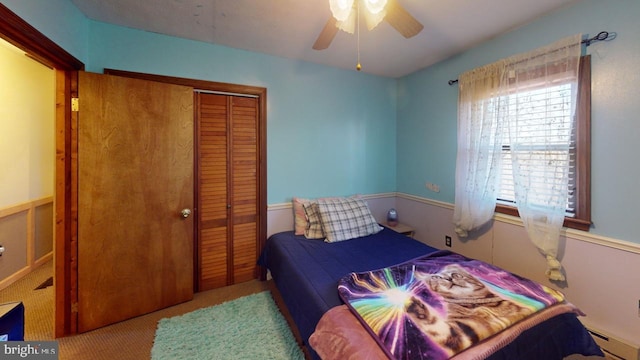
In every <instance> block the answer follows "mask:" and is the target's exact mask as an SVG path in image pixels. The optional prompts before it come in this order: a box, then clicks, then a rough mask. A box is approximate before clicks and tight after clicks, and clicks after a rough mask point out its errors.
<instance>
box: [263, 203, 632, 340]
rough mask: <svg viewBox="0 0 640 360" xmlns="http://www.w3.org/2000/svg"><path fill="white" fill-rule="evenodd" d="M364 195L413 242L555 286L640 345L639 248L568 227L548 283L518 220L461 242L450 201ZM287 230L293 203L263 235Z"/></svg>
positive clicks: (594, 320)
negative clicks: (409, 230)
mask: <svg viewBox="0 0 640 360" xmlns="http://www.w3.org/2000/svg"><path fill="white" fill-rule="evenodd" d="M363 198H365V199H366V201H367V203H368V204H369V207H370V208H371V211H372V213H373V215H374V216H375V218H376V219H377V220H378V221H379V222H384V221H385V219H386V213H387V211H388V210H389V209H390V208H392V207H393V208H395V209H396V210H397V211H398V216H399V218H400V222H402V223H406V224H408V225H410V226H412V227H413V228H414V229H415V235H414V238H416V239H417V240H419V241H422V242H424V243H426V244H428V245H431V246H433V247H435V248H439V249H447V248H446V247H445V243H444V241H445V238H444V237H445V235H448V236H451V237H452V239H453V242H452V247H451V248H448V249H450V250H452V251H455V252H457V253H460V254H462V255H465V256H468V257H471V258H475V259H480V260H483V261H486V262H489V263H492V264H495V265H497V266H500V267H502V268H504V269H506V270H509V271H511V272H513V273H516V274H518V275H521V276H524V277H527V278H530V279H532V280H535V281H538V282H540V283H542V284H544V285H547V286H549V287H552V288H555V289H558V290H560V291H562V292H563V293H564V294H565V295H566V297H567V299H569V301H571V302H572V303H574V304H575V305H577V306H578V307H579V308H580V309H581V310H582V311H583V312H584V313H586V314H587V317H586V318H585V319H586V320H587V321H588V322H589V324H592V325H594V326H597V327H598V328H600V329H603V330H605V331H607V332H609V333H612V334H615V335H616V336H617V337H619V338H621V339H626V340H629V341H630V342H634V343H640V310H639V309H638V306H639V301H640V244H636V243H632V242H628V241H624V240H619V239H612V238H607V237H603V236H599V235H594V234H590V233H588V232H583V231H577V230H567V231H566V232H564V233H563V237H562V239H561V245H560V252H559V259H560V260H561V262H562V265H563V267H564V271H565V275H566V278H567V281H566V282H565V283H562V284H556V283H551V282H550V281H548V280H547V278H546V276H545V274H544V272H545V269H546V262H545V259H544V257H543V256H541V255H540V253H539V252H538V251H537V249H536V248H535V247H534V245H533V244H532V243H531V242H530V241H529V240H528V238H527V236H526V232H525V231H524V228H523V226H522V222H521V221H520V219H519V218H516V217H512V216H507V215H502V214H498V215H496V216H495V218H494V220H493V221H492V223H491V224H489V225H488V226H486V227H485V228H484V229H482V230H481V231H478V232H477V233H475V234H472V235H471V236H470V237H469V238H468V239H460V238H458V237H457V235H456V233H455V231H454V227H453V224H452V222H451V219H452V217H453V204H450V203H443V202H438V201H433V200H430V199H425V198H421V197H417V196H413V195H408V194H402V193H384V194H374V195H366V196H363ZM291 229H293V209H292V206H291V203H286V204H275V205H270V206H269V211H268V220H267V232H268V234H269V235H271V234H274V233H276V232H280V231H286V230H291Z"/></svg>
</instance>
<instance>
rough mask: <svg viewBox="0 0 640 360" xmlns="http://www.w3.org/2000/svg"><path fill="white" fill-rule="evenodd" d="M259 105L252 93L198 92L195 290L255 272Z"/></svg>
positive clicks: (245, 277)
mask: <svg viewBox="0 0 640 360" xmlns="http://www.w3.org/2000/svg"><path fill="white" fill-rule="evenodd" d="M258 105H259V104H258V100H257V99H256V98H251V97H241V96H230V95H218V94H208V93H199V94H198V95H197V105H196V107H197V111H196V113H197V118H196V120H197V123H198V131H197V132H198V135H197V137H198V149H199V151H198V160H197V163H198V170H197V172H198V181H199V183H198V196H197V197H198V219H199V221H198V267H199V268H198V288H199V290H207V289H212V288H216V287H222V286H226V285H231V284H235V283H239V282H243V281H248V280H251V279H254V278H256V277H257V275H258V273H257V267H256V261H257V254H258V251H259V213H260V211H259V181H258V165H259V151H258V148H259V147H258V139H259V136H258V135H259V131H258V129H259V121H258V119H259V116H258Z"/></svg>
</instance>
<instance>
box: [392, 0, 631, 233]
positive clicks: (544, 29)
mask: <svg viewBox="0 0 640 360" xmlns="http://www.w3.org/2000/svg"><path fill="white" fill-rule="evenodd" d="M639 16H640V1H638V0H615V1H601V0H584V1H580V2H578V3H577V4H576V5H574V6H571V7H569V8H565V9H562V10H560V11H556V12H554V13H552V14H550V15H548V16H546V17H543V18H541V19H538V20H536V21H535V22H532V23H530V24H528V25H526V26H524V27H521V28H518V29H516V30H514V31H512V32H509V33H507V34H505V35H503V36H500V37H497V38H495V39H492V40H491V41H488V42H486V43H484V44H482V45H480V46H478V47H476V48H474V49H472V50H469V51H467V52H464V53H462V54H460V55H457V56H455V57H452V58H450V59H448V60H446V61H443V62H441V63H438V64H436V65H434V66H431V67H429V68H426V69H423V70H421V71H418V72H416V73H413V74H411V75H409V76H407V77H404V78H401V79H399V80H398V96H399V97H398V104H397V108H398V116H397V137H398V140H397V143H398V149H397V152H398V162H397V166H398V168H397V190H398V191H400V192H404V193H408V194H413V195H417V196H422V197H426V198H430V199H434V200H440V201H444V202H449V203H453V202H454V199H455V191H454V179H455V160H456V143H457V140H456V131H457V108H456V106H457V96H458V89H457V86H449V85H448V84H447V81H448V80H449V79H455V78H457V77H458V74H460V73H462V72H465V71H467V70H469V69H472V68H475V67H478V66H482V65H485V64H487V63H490V62H493V61H495V60H498V59H500V58H504V57H507V56H510V55H513V54H516V53H520V52H524V51H528V50H531V49H535V48H537V47H539V46H542V45H545V44H548V43H551V42H553V41H555V40H557V39H560V38H563V37H565V36H568V35H572V34H576V33H584V34H588V35H589V36H593V35H595V34H597V33H598V32H600V31H601V30H606V31H611V32H617V38H616V39H615V40H613V41H609V42H600V43H595V44H593V45H591V46H590V47H588V48H587V53H588V54H591V57H592V163H591V172H592V177H591V179H592V183H591V185H592V192H591V194H592V203H591V204H592V219H593V223H594V225H593V228H592V232H593V233H596V234H600V235H605V236H609V237H613V238H618V239H621V240H627V241H631V242H636V243H640V235H638V234H639V233H638V231H637V229H636V228H635V225H636V224H637V223H638V219H640V215H638V214H639V212H638V210H637V207H638V205H639V204H640V187H639V186H638V181H639V180H638V179H640V162H639V161H638V159H637V157H638V155H637V154H638V148H637V147H638V145H637V144H638V139H640V122H639V121H638V116H639V114H640V101H638V85H639V84H640V70H639V67H640V40H639V39H638V36H639V35H640V21H638V17H639ZM425 182H432V183H435V184H438V185H439V186H440V192H439V193H434V192H431V191H429V190H428V189H426V188H425V185H424V184H425Z"/></svg>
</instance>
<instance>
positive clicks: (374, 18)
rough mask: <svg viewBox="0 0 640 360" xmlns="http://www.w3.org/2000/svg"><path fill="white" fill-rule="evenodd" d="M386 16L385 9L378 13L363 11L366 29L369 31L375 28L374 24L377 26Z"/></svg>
mask: <svg viewBox="0 0 640 360" xmlns="http://www.w3.org/2000/svg"><path fill="white" fill-rule="evenodd" d="M385 16H387V11H386V10H382V11H380V12H378V13H375V14H374V13H372V12H368V11H365V12H364V20H365V22H366V23H367V29H368V30H369V31H371V30H373V28H375V27H376V26H378V24H380V23H381V22H382V20H384V17H385Z"/></svg>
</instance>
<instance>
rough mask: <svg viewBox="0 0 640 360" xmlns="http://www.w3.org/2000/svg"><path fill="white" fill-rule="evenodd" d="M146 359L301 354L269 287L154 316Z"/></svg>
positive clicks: (295, 356)
mask: <svg viewBox="0 0 640 360" xmlns="http://www.w3.org/2000/svg"><path fill="white" fill-rule="evenodd" d="M151 359H152V360H169V359H171V360H187V359H193V360H196V359H197V360H201V359H221V360H222V359H273V360H277V359H282V360H290V359H291V360H294V359H300V360H302V359H304V355H303V353H302V351H301V350H300V348H299V347H298V344H297V343H296V341H295V338H294V337H293V334H292V333H291V329H290V328H289V326H288V324H287V322H286V320H285V319H284V317H283V316H282V314H281V313H280V310H279V309H278V307H277V306H276V304H275V302H274V301H273V298H272V297H271V293H270V292H268V291H264V292H261V293H257V294H253V295H249V296H244V297H241V298H238V299H236V300H233V301H229V302H225V303H222V304H220V305H216V306H212V307H208V308H203V309H199V310H196V311H193V312H190V313H187V314H184V315H181V316H175V317H172V318H165V319H162V320H160V321H159V322H158V328H157V329H156V336H155V340H154V342H153V348H152V349H151Z"/></svg>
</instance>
